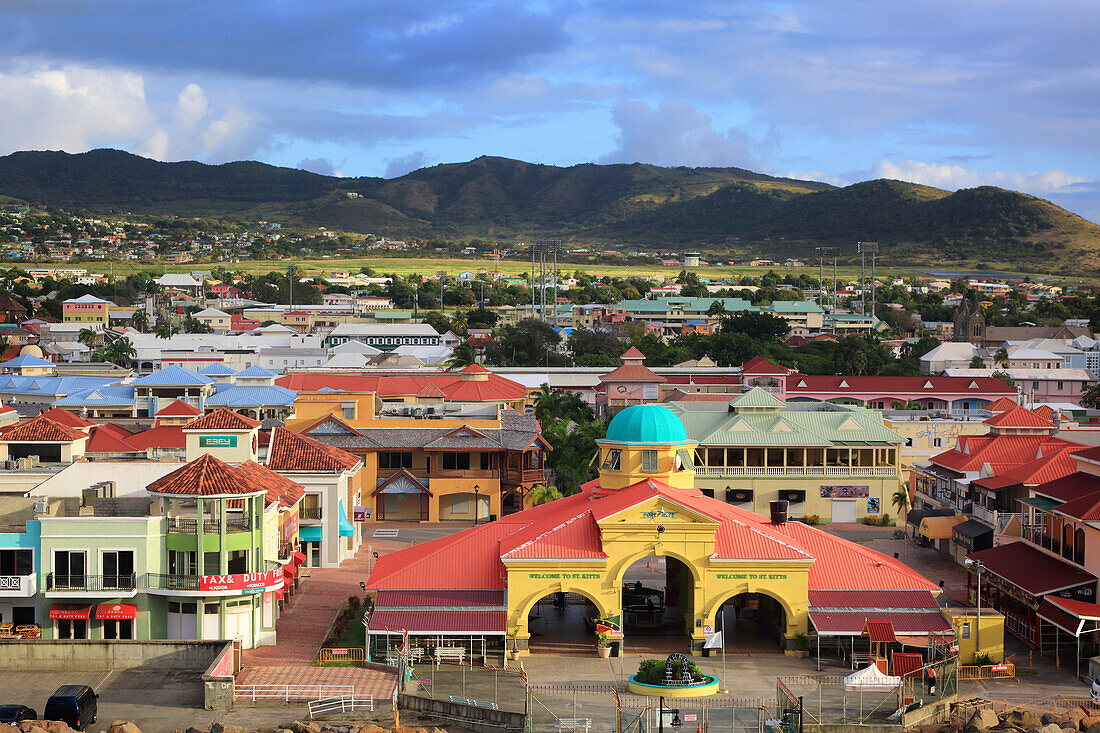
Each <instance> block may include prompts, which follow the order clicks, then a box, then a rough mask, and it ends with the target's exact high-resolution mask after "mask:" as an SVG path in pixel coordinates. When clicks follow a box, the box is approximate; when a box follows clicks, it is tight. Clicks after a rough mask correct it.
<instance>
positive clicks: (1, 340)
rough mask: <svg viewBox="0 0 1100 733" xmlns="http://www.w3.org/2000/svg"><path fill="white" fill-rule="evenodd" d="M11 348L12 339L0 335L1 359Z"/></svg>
mask: <svg viewBox="0 0 1100 733" xmlns="http://www.w3.org/2000/svg"><path fill="white" fill-rule="evenodd" d="M10 348H11V339H9V338H8V337H7V336H0V360H2V359H3V358H4V354H6V353H8V349H10Z"/></svg>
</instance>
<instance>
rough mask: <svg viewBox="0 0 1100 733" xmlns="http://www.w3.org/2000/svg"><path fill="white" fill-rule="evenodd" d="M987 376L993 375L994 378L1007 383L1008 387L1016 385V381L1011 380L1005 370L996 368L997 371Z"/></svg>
mask: <svg viewBox="0 0 1100 733" xmlns="http://www.w3.org/2000/svg"><path fill="white" fill-rule="evenodd" d="M989 376H991V377H993V378H994V379H1000V380H1001V381H1002V382H1004V383H1005V384H1007V385H1008V386H1009V387H1015V386H1016V383H1015V382H1013V381H1012V376H1011V375H1010V374H1009V373H1008V372H1006V371H1002V370H997V371H995V372H993V373H992V374H990V375H989Z"/></svg>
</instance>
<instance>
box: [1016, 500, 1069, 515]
mask: <svg viewBox="0 0 1100 733" xmlns="http://www.w3.org/2000/svg"><path fill="white" fill-rule="evenodd" d="M1020 503H1021V504H1027V505H1028V506H1033V507H1035V508H1036V509H1040V510H1042V511H1044V512H1049V511H1050V510H1051V509H1053V508H1054V507H1056V506H1060V505H1061V504H1062V502H1060V501H1054V499H1048V498H1046V497H1045V496H1029V497H1028V498H1026V499H1020Z"/></svg>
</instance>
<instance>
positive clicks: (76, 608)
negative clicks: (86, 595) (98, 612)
mask: <svg viewBox="0 0 1100 733" xmlns="http://www.w3.org/2000/svg"><path fill="white" fill-rule="evenodd" d="M91 617H92V607H91V606H84V605H81V604H79V603H55V604H53V605H52V606H50V618H52V619H81V618H91Z"/></svg>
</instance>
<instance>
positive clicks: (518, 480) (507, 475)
mask: <svg viewBox="0 0 1100 733" xmlns="http://www.w3.org/2000/svg"><path fill="white" fill-rule="evenodd" d="M500 478H501V480H502V481H504V482H506V483H510V484H541V483H545V482H546V471H545V470H544V469H542V468H525V469H523V470H520V469H518V468H507V469H505V470H504V471H503V472H502V473H501V475H500Z"/></svg>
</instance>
